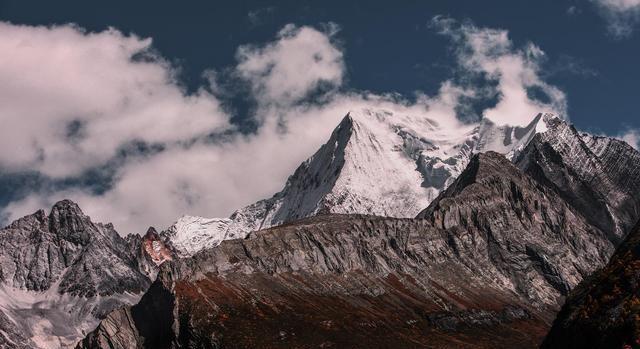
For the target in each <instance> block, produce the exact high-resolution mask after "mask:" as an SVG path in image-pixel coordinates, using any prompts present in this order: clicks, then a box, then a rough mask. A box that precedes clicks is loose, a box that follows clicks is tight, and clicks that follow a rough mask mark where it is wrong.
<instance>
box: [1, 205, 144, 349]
mask: <svg viewBox="0 0 640 349" xmlns="http://www.w3.org/2000/svg"><path fill="white" fill-rule="evenodd" d="M0 281H1V283H0V295H1V296H0V311H1V312H2V316H1V320H0V326H1V327H0V330H2V331H3V336H2V337H4V340H5V341H7V342H16V347H20V345H18V344H17V342H23V343H25V345H24V347H28V348H36V347H39V348H44V347H65V346H73V345H74V344H75V342H76V341H77V340H78V339H79V338H82V337H83V336H84V333H85V331H90V330H92V329H93V328H94V327H95V326H96V324H97V323H98V321H99V319H101V318H103V317H104V316H106V315H107V314H108V313H109V312H111V311H112V310H113V309H115V308H118V307H120V306H122V305H123V304H133V303H135V302H137V301H138V300H139V298H140V297H141V296H142V293H143V292H144V291H146V289H147V287H148V286H149V284H150V282H151V281H150V280H149V278H148V277H147V275H145V274H144V273H143V272H141V271H140V269H139V263H138V260H137V258H136V256H135V255H134V254H133V253H132V251H131V246H130V245H129V244H128V243H127V241H125V240H124V239H123V238H122V237H120V235H118V233H117V232H116V231H115V230H114V229H113V226H112V225H111V224H106V225H103V224H99V223H93V222H91V220H90V218H89V217H88V216H86V215H84V213H82V211H81V210H80V208H79V207H78V206H77V205H76V204H75V203H73V202H71V201H68V200H64V201H60V202H58V203H56V204H55V205H54V206H53V208H52V209H51V212H50V213H49V215H46V214H45V212H44V211H42V210H40V211H38V212H36V213H34V214H32V215H29V216H25V217H23V218H21V219H18V220H17V221H15V222H13V223H12V224H11V225H9V226H7V227H6V228H4V229H2V230H0ZM16 338H17V339H16Z"/></svg>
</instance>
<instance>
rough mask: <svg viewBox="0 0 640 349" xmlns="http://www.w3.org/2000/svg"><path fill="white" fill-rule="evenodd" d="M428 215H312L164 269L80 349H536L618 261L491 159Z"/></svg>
mask: <svg viewBox="0 0 640 349" xmlns="http://www.w3.org/2000/svg"><path fill="white" fill-rule="evenodd" d="M422 216H424V218H415V219H400V218H385V217H373V216H362V215H336V214H328V215H317V216H315V217H312V218H305V219H302V220H299V221H294V222H291V223H287V224H284V225H281V226H277V227H273V228H269V229H266V230H262V231H258V232H253V233H251V234H249V236H248V237H247V238H246V239H235V240H227V241H223V242H222V243H221V244H220V245H219V246H217V247H215V248H211V249H208V250H204V251H202V252H199V253H197V254H195V255H194V256H193V257H191V258H184V259H179V260H176V261H173V262H169V263H165V264H163V266H162V267H161V268H162V270H161V272H160V274H159V277H158V280H156V282H155V283H154V286H152V287H151V289H150V291H149V292H148V293H147V294H146V295H145V296H144V297H143V299H142V301H141V302H140V303H139V304H138V305H136V306H134V307H131V308H123V309H119V310H117V311H115V312H113V313H112V314H111V315H109V317H108V318H107V320H105V321H103V323H102V325H100V327H99V328H98V330H97V331H95V332H93V333H91V334H89V336H87V338H85V340H84V341H83V343H82V344H81V345H80V346H79V347H80V348H107V347H109V345H111V346H115V347H119V346H118V345H120V346H121V347H123V348H127V347H131V348H133V347H136V346H139V347H142V348H151V347H154V348H169V347H171V346H172V345H174V346H178V345H180V346H184V347H211V348H213V347H224V348H235V347H238V348H240V347H273V348H279V347H282V348H288V347H316V346H323V347H371V346H376V347H384V346H389V347H391V346H393V347H452V346H453V347H459V348H496V347H503V348H513V347H522V348H533V347H536V346H537V345H538V343H539V342H540V340H541V338H542V336H543V335H544V333H545V332H546V329H547V328H548V326H549V325H550V322H551V319H552V318H553V316H554V314H555V311H556V310H557V309H558V307H559V301H560V300H561V297H562V296H563V295H566V294H567V292H568V291H569V289H570V288H572V287H574V286H575V285H576V284H577V283H578V282H579V281H580V280H581V278H582V277H583V276H584V275H587V274H588V273H590V272H592V271H593V269H594V268H597V267H598V266H601V265H604V263H605V262H606V260H607V258H608V257H609V255H610V254H611V253H612V251H613V245H612V243H611V242H610V241H609V239H608V238H607V235H606V234H605V233H604V232H602V231H601V230H599V229H598V228H596V227H593V226H591V225H589V224H588V223H587V221H586V219H585V218H584V217H582V216H581V215H580V213H578V212H577V211H576V210H575V209H573V207H572V206H570V205H569V204H568V203H567V202H565V201H564V200H563V199H562V198H561V197H560V196H559V195H558V194H557V193H556V192H555V191H554V190H553V189H551V188H547V187H544V186H543V185H541V184H540V183H538V182H536V181H535V180H533V179H532V178H530V177H529V176H527V175H526V174H524V173H522V172H521V171H520V170H518V169H517V168H516V167H515V166H514V165H513V164H512V163H511V162H510V161H509V160H507V159H506V158H505V157H504V156H502V155H500V154H497V153H493V152H489V153H487V154H478V155H476V156H474V157H473V158H472V160H471V162H470V164H469V166H468V167H467V168H466V169H465V170H464V172H463V173H462V174H461V175H460V176H459V177H458V178H457V179H456V180H455V182H454V183H453V184H452V185H451V186H450V187H449V189H447V190H446V191H445V192H443V193H442V194H441V195H440V197H438V198H437V199H436V200H434V202H433V203H432V204H431V205H430V206H429V208H427V209H426V210H425V211H424V212H423V213H421V217H422ZM129 319H131V320H129ZM151 319H162V320H161V321H160V320H158V321H150V320H151ZM115 328H118V331H117V333H116V332H114V330H113V329H115ZM158 333H162V334H163V336H162V337H155V336H154V334H158ZM152 337H153V338H154V339H150V338H152ZM131 338H134V339H135V341H134V343H131V342H130V340H131ZM150 340H151V341H152V342H149V341H150Z"/></svg>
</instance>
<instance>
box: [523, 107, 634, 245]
mask: <svg viewBox="0 0 640 349" xmlns="http://www.w3.org/2000/svg"><path fill="white" fill-rule="evenodd" d="M548 127H549V128H550V129H549V130H548V131H547V132H545V133H539V134H537V135H536V136H535V137H534V138H533V140H532V141H531V142H530V143H529V145H528V146H527V147H526V148H525V149H524V151H523V152H522V153H521V154H520V156H519V157H518V158H517V159H515V163H516V164H517V166H518V167H519V168H520V169H521V170H523V171H524V172H525V173H527V174H529V175H530V176H531V177H532V178H534V179H536V180H537V181H539V182H540V183H542V184H544V185H545V186H549V187H551V188H553V189H554V190H555V191H556V192H558V193H559V194H560V196H561V197H563V198H564V199H565V200H566V201H567V202H569V203H570V204H571V205H573V206H574V207H575V208H576V209H577V210H578V211H579V212H581V213H582V214H583V216H584V217H586V218H587V219H588V221H589V223H590V224H592V225H594V226H596V227H598V228H600V229H601V230H602V231H604V232H606V233H607V234H609V238H610V240H611V241H612V242H613V243H614V244H618V243H620V241H622V239H623V238H624V237H625V235H626V234H627V233H628V232H629V230H630V229H631V228H632V227H633V225H634V224H635V223H636V220H637V219H638V214H639V212H640V194H638V193H640V153H638V152H637V151H636V150H635V149H633V148H632V147H631V146H629V145H628V144H626V143H625V142H622V141H619V140H616V139H611V138H606V137H597V136H591V135H586V134H583V135H581V134H579V133H578V132H577V131H576V129H575V128H574V127H573V126H571V125H569V124H567V123H566V122H563V121H561V120H559V119H552V120H550V121H549V123H548Z"/></svg>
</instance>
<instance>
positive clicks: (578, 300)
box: [542, 223, 640, 349]
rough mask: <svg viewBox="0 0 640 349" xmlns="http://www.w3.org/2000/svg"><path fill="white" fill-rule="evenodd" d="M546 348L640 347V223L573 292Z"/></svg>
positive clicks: (552, 330)
mask: <svg viewBox="0 0 640 349" xmlns="http://www.w3.org/2000/svg"><path fill="white" fill-rule="evenodd" d="M542 347H543V348H629V349H631V348H638V347H640V223H639V224H638V225H637V226H636V227H635V228H634V229H633V231H632V232H631V233H630V234H629V236H628V237H627V239H626V240H625V241H624V242H623V243H622V244H621V245H620V247H618V249H617V251H616V253H615V254H614V255H613V257H612V258H611V261H610V262H609V263H608V264H607V265H606V266H605V267H604V268H603V269H601V270H598V271H597V272H596V273H595V274H593V275H592V276H590V277H588V278H586V279H585V280H584V281H583V282H582V283H581V284H580V285H579V286H578V287H576V288H575V289H574V290H573V291H572V292H571V294H570V295H569V297H568V298H567V301H566V303H565V304H564V306H563V307H562V310H561V311H560V313H559V314H558V318H557V319H556V320H555V321H554V324H553V327H552V328H551V331H550V332H549V335H548V336H547V338H546V339H545V341H544V344H543V345H542Z"/></svg>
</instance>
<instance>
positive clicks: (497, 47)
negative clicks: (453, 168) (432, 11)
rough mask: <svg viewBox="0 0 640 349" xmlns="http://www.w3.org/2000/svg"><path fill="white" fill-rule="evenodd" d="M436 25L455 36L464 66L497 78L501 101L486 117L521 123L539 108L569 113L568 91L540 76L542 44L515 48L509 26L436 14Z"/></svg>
mask: <svg viewBox="0 0 640 349" xmlns="http://www.w3.org/2000/svg"><path fill="white" fill-rule="evenodd" d="M433 25H434V26H435V27H436V28H438V29H439V30H440V32H441V33H442V34H444V35H447V36H450V37H451V38H452V39H453V40H454V43H455V44H456V49H457V51H456V52H457V58H458V62H459V64H460V67H461V68H462V69H463V70H466V72H468V73H472V74H473V73H480V74H484V75H485V76H486V77H487V78H488V79H490V80H494V81H496V82H497V92H498V93H499V101H498V103H497V105H496V106H495V107H493V108H489V109H487V110H485V111H484V114H483V116H484V117H486V118H489V119H491V120H492V121H494V122H496V123H499V124H511V125H521V126H522V125H526V124H528V123H529V122H530V121H531V120H530V118H531V115H535V114H536V113H538V112H540V111H545V112H552V113H555V114H557V115H559V116H561V117H566V97H565V94H564V93H563V92H562V91H560V90H559V89H558V88H556V87H555V86H552V85H550V84H548V83H546V82H545V81H544V80H543V79H542V78H541V77H540V64H541V62H542V61H543V59H544V52H543V51H542V50H541V49H540V48H539V47H537V46H536V45H534V44H531V43H529V44H528V45H526V46H525V47H523V48H515V47H514V44H513V42H512V41H511V40H510V39H509V36H508V32H507V31H506V30H500V29H488V28H478V27H476V26H474V25H471V24H459V23H457V22H455V21H453V20H451V19H449V18H446V17H436V18H434V19H433ZM531 89H537V91H540V92H542V93H543V94H544V96H545V97H546V99H548V101H546V102H543V101H540V100H539V99H537V98H533V97H532V96H530V93H529V91H531Z"/></svg>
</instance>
